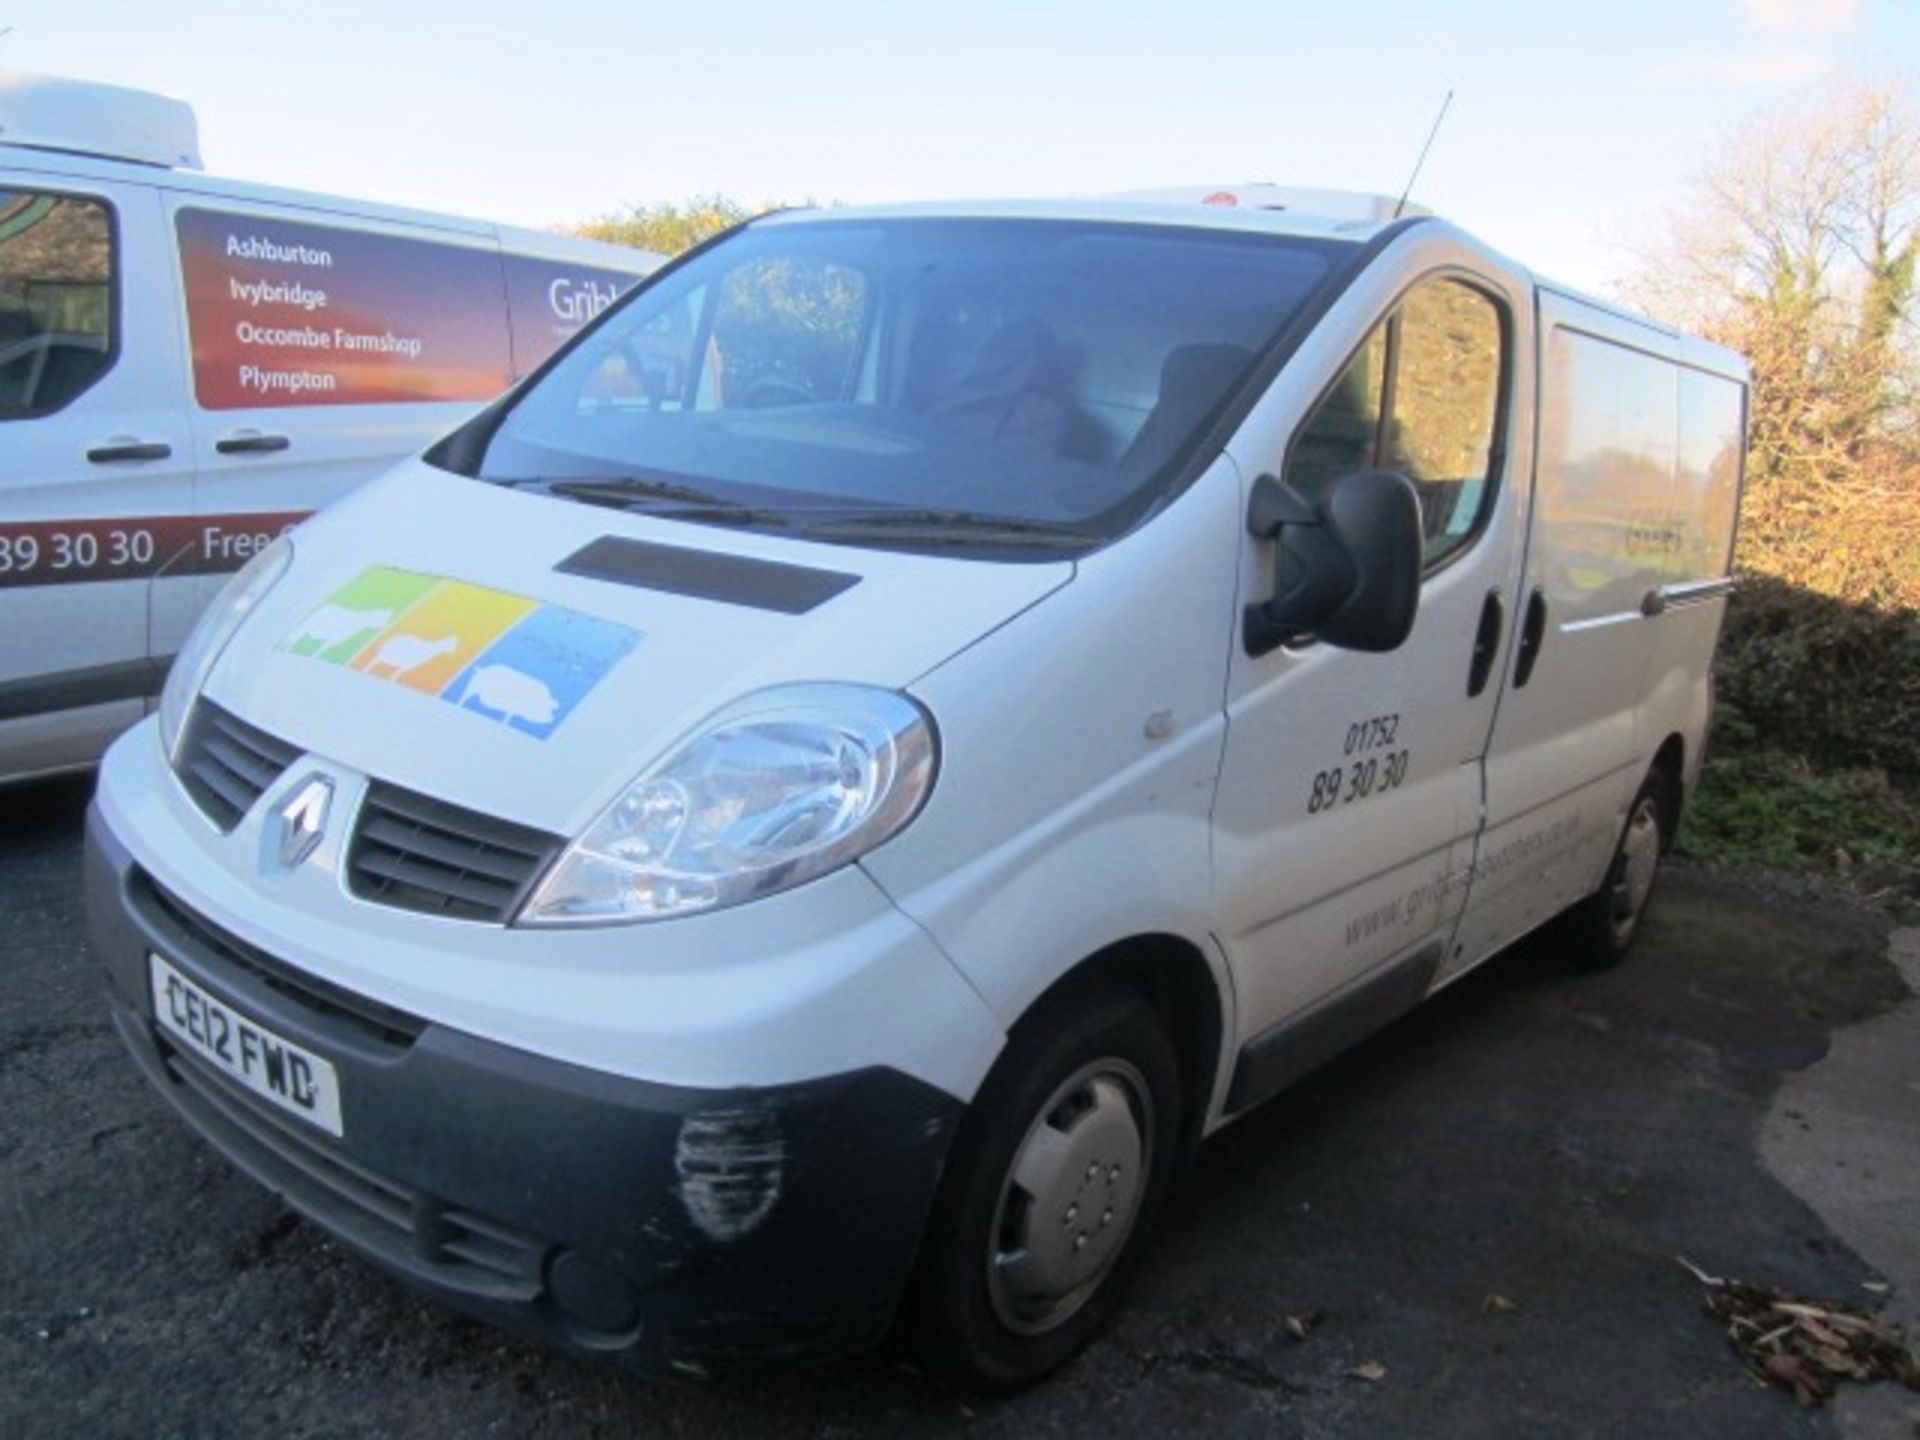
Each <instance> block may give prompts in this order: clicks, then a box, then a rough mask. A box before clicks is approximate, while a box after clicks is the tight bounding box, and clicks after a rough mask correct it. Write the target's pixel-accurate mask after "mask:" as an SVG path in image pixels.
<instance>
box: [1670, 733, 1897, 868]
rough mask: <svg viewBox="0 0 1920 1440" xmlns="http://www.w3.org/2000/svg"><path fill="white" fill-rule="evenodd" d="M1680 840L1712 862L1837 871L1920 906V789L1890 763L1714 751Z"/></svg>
mask: <svg viewBox="0 0 1920 1440" xmlns="http://www.w3.org/2000/svg"><path fill="white" fill-rule="evenodd" d="M1679 844H1680V848H1681V850H1682V851H1684V852H1685V853H1687V854H1690V855H1696V856H1699V857H1701V858H1703V859H1708V860H1716V861H1721V862H1730V863H1734V864H1759V865H1771V866H1774V867H1777V868H1779V869H1784V870H1793V871H1800V872H1811V873H1816V874H1824V875H1830V876H1834V877H1836V878H1839V879H1842V880H1845V881H1847V882H1849V883H1850V884H1852V885H1853V886H1854V887H1855V888H1857V889H1859V890H1860V891H1862V892H1863V893H1865V894H1868V895H1872V896H1875V897H1877V898H1882V899H1887V900H1891V901H1895V902H1899V903H1902V904H1904V905H1907V906H1913V905H1920V795H1916V794H1914V793H1913V792H1911V791H1909V790H1907V789H1906V788H1904V787H1902V786H1900V785H1898V784H1896V783H1895V782H1894V781H1893V780H1892V779H1891V778H1889V776H1888V774H1887V772H1886V771H1884V770H1881V769H1876V768H1870V767H1856V768H1847V769H1822V768H1819V767H1817V766H1815V765H1814V764H1812V763H1810V762H1809V761H1808V760H1807V759H1806V758H1805V757H1804V756H1800V755H1794V754H1790V753H1786V752H1782V751H1778V750H1753V749H1729V750H1726V751H1722V752H1718V753H1716V752H1715V751H1713V750H1709V753H1708V757H1707V765H1706V774H1705V776H1704V778H1703V780H1702V783H1701V786H1700V792H1699V794H1698V795H1697V796H1696V797H1695V798H1694V801H1693V804H1692V805H1691V806H1689V808H1688V812H1687V815H1686V818H1685V821H1684V823H1683V824H1682V826H1681V828H1680V837H1679Z"/></svg>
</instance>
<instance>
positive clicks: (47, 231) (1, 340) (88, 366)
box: [0, 189, 115, 421]
mask: <svg viewBox="0 0 1920 1440" xmlns="http://www.w3.org/2000/svg"><path fill="white" fill-rule="evenodd" d="M114 264H115V257H114V249H113V222H112V219H111V217H110V216H109V214H108V211H107V207H106V205H105V204H104V203H103V202H101V201H99V200H89V199H86V198H84V197H81V196H77V195H46V194H38V193H35V192H33V191H23V190H4V189H0V421H4V420H20V419H25V418H27V417H29V416H34V415H45V414H48V413H50V412H51V411H54V410H58V409H60V408H61V407H62V406H64V405H66V404H67V403H68V402H70V401H71V400H73V399H74V398H75V397H76V396H78V395H79V394H80V393H81V392H82V391H84V390H86V389H87V388H88V387H89V386H91V385H92V384H93V383H94V381H96V380H98V379H99V378H100V377H101V376H102V375H104V374H106V372H107V367H108V366H110V365H111V364H112V363H113V338H114V337H113V283H114Z"/></svg>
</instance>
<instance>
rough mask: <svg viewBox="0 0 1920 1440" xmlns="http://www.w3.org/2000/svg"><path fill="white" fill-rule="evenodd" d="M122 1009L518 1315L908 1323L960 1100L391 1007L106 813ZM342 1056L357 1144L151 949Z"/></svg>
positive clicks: (304, 1164)
mask: <svg viewBox="0 0 1920 1440" xmlns="http://www.w3.org/2000/svg"><path fill="white" fill-rule="evenodd" d="M86 891H87V913H88V922H89V929H90V932H91V941H92V946H93V951H94V954H95V955H96V956H98V957H99V958H100V959H101V960H102V961H103V962H104V963H105V965H106V967H107V970H108V972H109V975H110V978H111V991H112V996H111V1003H112V1008H113V1018H114V1023H115V1025H116V1027H117V1029H118V1030H119V1032H120V1035H121V1038H122V1039H123V1040H124V1041H125V1042H126V1044H127V1047H128V1049H129V1050H130V1051H131V1052H132V1054H133V1056H134V1058H135V1060H136V1061H137V1062H138V1063H139V1065H140V1068H141V1069H142V1071H143V1072H144V1073H145V1074H146V1075H147V1077H148V1079H150V1080H151V1081H152V1082H153V1083H154V1085H155V1087H156V1088H157V1089H158V1090H159V1091H160V1092H161V1093H162V1094H163V1095H164V1096H166V1098H167V1099H168V1100H169V1101H170V1102H171V1103H172V1104H173V1106H174V1107H175V1108H176V1109H177V1110H178V1111H179V1112H180V1113H181V1114H182V1116H184V1117H185V1118H186V1120H187V1121H188V1123H189V1124H191V1125H192V1126H193V1127H194V1128H195V1129H196V1130H197V1131H199V1132H200V1134H201V1135H202V1136H204V1137H205V1138H206V1139H207V1140H208V1141H209V1142H211V1143H212V1144H213V1145H214V1146H215V1147H216V1148H217V1149H218V1150H220V1151H221V1152H222V1153H223V1154H225V1155H226V1156H227V1157H228V1158H229V1159H230V1160H232V1161H233V1162H234V1163H235V1164H237V1165H238V1166H240V1167H241V1168H242V1169H243V1170H245V1171H247V1172H248V1173H249V1174H251V1175H253V1176H254V1177H255V1178H256V1179H258V1180H259V1181H261V1182H262V1183H263V1184H265V1185H267V1186H268V1187H269V1188H270V1189H272V1190H274V1191H275V1192H276V1193H278V1194H280V1195H281V1196H282V1197H284V1198H285V1200H286V1201H287V1203H288V1204H290V1205H291V1206H292V1207H293V1208H294V1209H296V1210H298V1211H300V1212H301V1213H302V1214H304V1215H306V1216H307V1217H309V1218H310V1219H312V1220H313V1221H315V1222H316V1223H317V1224H319V1225H320V1226H322V1227H323V1228H324V1229H326V1230H328V1231H329V1232H331V1233H332V1234H334V1235H335V1236H337V1237H338V1238H339V1239H340V1240H342V1241H343V1242H345V1243H346V1244H347V1245H349V1246H351V1247H352V1248H354V1249H356V1250H358V1251H360V1252H361V1253H363V1254H365V1255H367V1256H368V1257H369V1258H371V1259H372V1260H374V1261H376V1262H377V1263H379V1264H380V1265H382V1266H384V1267H385V1268H386V1269H388V1270H390V1271H392V1272H394V1273H396V1274H398V1275H399V1276H401V1277H402V1278H403V1279H405V1280H407V1281H409V1282H411V1283H412V1284H414V1285H416V1286H418V1287H419V1288H421V1289H423V1290H425V1291H428V1292H430V1293H432V1294H434V1295H437V1296H439V1297H441V1298H442V1299H444V1300H445V1301H447V1302H449V1303H451V1304H453V1305H455V1306H458V1307H459V1308H461V1309H464V1310H467V1311H469V1312H472V1313H476V1314H478V1315H481V1316H482V1317H484V1318H486V1319H489V1320H491V1321H493V1322H495V1323H497V1324H500V1325H502V1326H504V1327H506V1328H509V1329H513V1330H516V1331H518V1332H521V1333H524V1334H529V1335H532V1336H534V1337H536V1338H539V1339H542V1340H545V1341H547V1342H550V1343H554V1344H558V1345H561V1346H564V1347H568V1348H574V1349H583V1350H590V1351H596V1352H611V1353H617V1354H620V1355H622V1356H625V1357H627V1358H631V1359H633V1360H635V1361H638V1362H640V1363H642V1364H644V1365H648V1366H650V1367H654V1368H668V1367H671V1368H679V1369H699V1370H717V1369H726V1368H733V1367H737V1366H738V1365H740V1364H742V1363H745V1362H749V1361H764V1360H774V1359H781V1360H790V1359H798V1358H803V1357H807V1358H810V1357H817V1356H826V1355H833V1354H841V1353H847V1352H851V1351H854V1350H858V1349H861V1348H864V1347H866V1346H868V1345H871V1344H872V1343H874V1342H875V1341H877V1340H878V1339H879V1338H880V1337H881V1335H882V1334H884V1332H885V1330H886V1328H887V1326H888V1325H889V1323H890V1322H891V1319H892V1314H893V1310H894V1308H895V1305H896V1304H897V1302H898V1299H899V1296H900V1293H901V1291H902V1289H903V1288H904V1286H905V1282H906V1279H907V1275H908V1273H909V1271H910V1269H911V1267H912V1264H913V1258H914V1255H915V1253H916V1251H917V1249H918V1246H919V1241H920V1236H921V1232H922V1230H923V1228H924V1225H925V1222H926V1216H927V1213H928V1210H929V1208H930V1206H931V1203H932V1198H933V1194H934V1190H935V1188H936V1186H937V1184H938V1181H939V1176H940V1170H941V1167H942V1165H943V1163H944V1161H945V1158H946V1153H947V1148H948V1144H949V1141H950V1139H951V1135H952V1131H953V1126H954V1123H955V1121H956V1120H957V1117H958V1114H959V1111H960V1108H961V1107H960V1104H959V1102H958V1101H957V1100H955V1099H954V1098H953V1097H952V1096H950V1095H947V1094H946V1093H944V1092H942V1091H940V1090H938V1089H936V1088H934V1087H933V1086H931V1085H928V1084H926V1083H924V1082H922V1081H920V1080H917V1079H915V1078H913V1077H910V1076H907V1075H905V1074H902V1073H900V1072H899V1071H897V1070H893V1069H890V1068H885V1067H873V1068H867V1069H861V1070H856V1071H852V1072H849V1073H845V1074H840V1075H833V1076H829V1077H825V1078H822V1079H819V1080H812V1081H806V1082H803V1083H797V1084H787V1085H778V1086H771V1087H761V1088H752V1089H730V1090H723V1089H700V1088H689V1087H684V1086H673V1085H662V1084H654V1083H650V1082H646V1081H642V1080H635V1079H630V1078H626V1077H622V1076H615V1075H610V1074H607V1073H604V1072H601V1071H598V1070H592V1069H587V1068H583V1067H579V1066H574V1065H568V1064H564V1063H561V1062H559V1061H556V1060H552V1059H548V1058H545V1057H542V1056H537V1055H534V1054H531V1053H529V1052H526V1051H523V1050H518V1049H515V1048H512V1047H509V1046H506V1045H502V1044H499V1043H497V1042H494V1041H491V1040H487V1039H483V1038H480V1037H477V1036H474V1035H471V1034H466V1033H463V1032H461V1031H459V1030H456V1029H453V1028H451V1027H448V1026H445V1025H439V1024H434V1023H430V1022H426V1021H422V1020H419V1019H417V1018H416V1017H412V1016H409V1015H405V1014H402V1013H400V1012H397V1011H393V1010H390V1009H388V1008H386V1007H384V1006H381V1005H379V1004H377V1003H375V1002H372V1001H369V1000H366V999H365V998H364V997H360V996H357V995H353V994H350V993H347V992H344V991H341V990H339V989H337V988H335V987H333V986H331V985H328V984H327V983H325V982H323V981H319V980H317V979H315V978H314V977H312V976H309V975H307V974H305V973H304V972H302V971H299V970H297V969H295V968H293V967H291V966H288V965H286V964H285V963H283V962H281V961H280V960H278V959H277V958H276V957H275V956H273V955H271V954H268V953H265V952H263V951H261V950H260V949H259V948H258V947H255V946H252V945H250V944H248V943H247V942H245V941H243V940H241V939H239V938H238V937H235V936H233V935H231V934H229V933H227V932H225V931H223V930H221V929H220V928H219V927H218V926H217V925H215V924H214V923H213V922H211V921H210V920H208V919H206V918H205V917H203V916H201V915H199V914H198V913H197V912H196V911H195V910H194V909H193V908H192V906H191V905H190V904H188V903H187V902H186V901H185V900H183V899H182V898H181V897H179V896H176V895H173V894H171V893H169V892H168V891H167V890H166V889H164V888H163V887H162V886H161V885H160V884H158V883H156V881H155V880H154V879H153V878H152V877H151V876H150V875H148V874H147V873H146V871H145V870H144V869H143V868H142V867H140V866H139V865H138V864H136V863H135V861H134V859H133V858H132V856H131V855H130V854H129V853H128V851H127V849H126V848H125V846H124V845H122V844H121V842H120V841H119V840H118V839H116V838H115V836H114V835H113V834H112V833H111V830H110V828H109V826H108V824H107V823H106V822H105V821H104V819H103V818H102V815H101V813H100V811H99V809H98V808H97V807H96V809H95V810H94V811H93V812H92V813H91V814H90V815H89V817H88V827H87V858H86ZM153 954H158V955H159V956H161V957H162V958H163V959H165V960H166V962H167V963H168V964H170V965H171V966H173V967H174V969H176V970H178V971H179V972H181V973H182V974H184V975H186V976H187V977H189V978H190V979H191V980H193V981H194V982H195V983H196V984H198V985H200V986H201V987H202V988H203V989H205V990H207V991H208V992H210V993H211V994H213V995H214V996H216V997H219V998H220V999H222V1000H223V1001H225V1002H226V1003H228V1004H230V1005H231V1006H232V1007H233V1008H235V1009H236V1010H238V1011H240V1012H241V1013H243V1014H245V1015H247V1016H249V1017H251V1018H253V1019H254V1020H256V1021H257V1022H259V1023H260V1024H261V1025H264V1026H265V1027H267V1028H268V1029H270V1030H272V1031H275V1032H277V1033H278V1034H279V1035H281V1036H283V1037H284V1038H286V1039H288V1040H292V1041H294V1042H295V1043H296V1044H298V1045H301V1046H303V1047H305V1048H306V1049H308V1050H310V1051H313V1052H315V1053H316V1054H319V1055H321V1056H323V1057H325V1058H326V1059H327V1060H328V1061H330V1062H331V1063H332V1064H333V1066H334V1067H335V1070H336V1072H337V1074H338V1076H339V1081H340V1091H341V1096H342V1114H343V1117H344V1122H345V1123H344V1137H343V1138H341V1139H335V1138H334V1137H332V1136H330V1135H327V1134H324V1133H322V1132H321V1131H319V1130H317V1129H315V1128H314V1127H312V1126H310V1125H307V1124H305V1123H304V1122H302V1121H300V1120H298V1119H293V1118H290V1117H287V1116H285V1115H284V1114H283V1113H282V1112H280V1111H278V1110H275V1109H273V1108H271V1107H270V1106H268V1105H266V1104H265V1103H263V1102H261V1101H259V1100H257V1099H256V1098H255V1097H254V1096H253V1095H252V1094H251V1092H249V1091H247V1090H245V1089H243V1088H242V1087H240V1086H239V1085H238V1084H236V1083H235V1082H233V1081H231V1080H229V1079H228V1078H227V1077H226V1076H225V1075H224V1074H222V1073H221V1072H220V1071H218V1070H217V1069H216V1068H214V1067H212V1066H211V1065H209V1064H207V1063H206V1062H204V1061H202V1060H201V1059H200V1058H199V1057H198V1056H196V1055H195V1054H194V1053H193V1052H191V1051H190V1050H188V1049H186V1048H184V1047H181V1046H177V1045H175V1044H174V1043H173V1042H172V1041H171V1040H170V1038H169V1036H168V1032H167V1031H165V1030H164V1028H162V1027H161V1026H159V1025H158V1024H157V1023H156V1022H155V1019H154V1016H153V1013H152V1001H151V998H150V994H151V987H150V984H149V980H148V966H149V956H150V955H153Z"/></svg>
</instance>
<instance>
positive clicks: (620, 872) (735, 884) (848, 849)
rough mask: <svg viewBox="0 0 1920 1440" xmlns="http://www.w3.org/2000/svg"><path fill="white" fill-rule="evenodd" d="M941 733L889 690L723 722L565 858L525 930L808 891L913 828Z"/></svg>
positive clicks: (749, 709) (779, 704) (801, 695)
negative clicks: (808, 884)
mask: <svg viewBox="0 0 1920 1440" xmlns="http://www.w3.org/2000/svg"><path fill="white" fill-rule="evenodd" d="M934 768H935V744H934V736H933V726H932V724H931V722H929V721H928V719H927V717H926V715H925V714H924V713H923V712H922V711H921V709H920V707H919V706H917V705H915V704H914V703H913V702H912V701H911V700H909V699H907V698H906V697H905V696H904V695H900V694H897V693H895V692H893V691H890V690H870V689H867V688H865V687H862V686H854V685H796V686H791V687H787V688H783V689H778V690H768V691H763V692H762V693H760V694H758V695H754V696H750V697H749V698H748V699H747V700H746V701H744V702H742V703H741V704H739V705H736V706H734V707H732V708H731V709H728V710H725V711H722V712H721V714H720V715H718V716H717V717H715V718H714V719H713V720H712V721H711V722H709V723H708V725H707V726H706V728H705V729H703V730H702V731H700V732H699V733H698V734H697V735H695V736H694V737H693V738H692V739H690V740H688V741H687V742H686V743H685V744H683V745H681V746H680V748H679V749H678V750H676V751H674V752H673V753H672V754H671V755H669V756H668V757H667V758H666V759H665V760H663V761H661V762H660V763H659V764H657V765H655V766H653V767H652V768H651V769H649V770H648V771H646V772H645V773H644V774H642V775H641V776H640V778H639V779H637V780H635V781H634V782H633V784H631V785H629V786H628V787H627V788H626V790H625V791H623V792H622V793H621V795H620V796H619V798H618V799H616V800H615V801H614V802H613V804H612V805H610V806H608V807H607V809H606V810H605V811H604V812H603V813H602V814H601V816H600V818H599V819H597V820H595V821H594V822H593V824H592V825H590V826H589V827H588V828H587V831H586V833H585V834H584V835H582V836H581V837H580V838H579V839H578V840H576V841H574V842H573V844H572V845H570V846H568V847H567V850H566V852H565V853H564V854H562V855H561V857H560V859H559V861H558V863H556V864H555V865H554V867H553V869H552V870H550V871H549V872H548V873H547V877H546V879H545V880H543V881H542V882H541V883H540V887H539V888H538V889H537V890H535V891H534V893H533V894H532V896H531V897H529V899H528V900H527V903H526V905H525V906H524V907H523V908H522V910H521V912H520V916H519V923H521V924H523V925H597V924H610V923H615V922H620V921H635V920H662V919H666V918H668V917H669V916H675V915H689V914H693V913H696V912H698V911H702V910H718V909H720V908H722V907H723V906H727V905H738V904H740V903H741V902H742V901H745V900H754V899H758V898H759V897H760V896H762V895H771V894H773V893H774V892H775V891H777V890H785V889H787V888H789V887H790V886H794V885H799V884H802V883H803V882H805V881H808V880H812V879H814V878H815V877H817V876H820V875H824V874H826V873H827V872H828V871H829V870H834V869H838V868H839V867H840V866H842V865H845V864H847V863H849V862H850V861H853V860H856V859H858V858H859V857H860V856H861V855H863V854H865V853H866V852H867V851H868V850H871V849H872V848H873V847H874V846H876V845H878V844H879V843H880V842H881V841H883V840H885V839H886V838H887V837H888V836H890V835H892V834H894V833H895V832H896V831H898V830H899V829H900V827H901V826H903V825H905V824H906V823H907V822H908V821H909V820H911V819H912V818H913V816H914V814H915V813H916V812H917V811H918V810H919V808H920V804H921V802H922V801H923V800H924V799H925V798H926V795H927V791H928V790H929V789H930V788H932V785H933V773H934Z"/></svg>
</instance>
